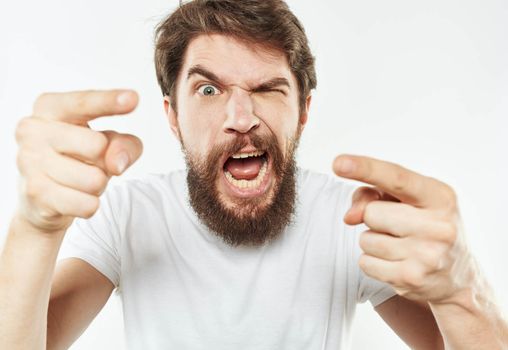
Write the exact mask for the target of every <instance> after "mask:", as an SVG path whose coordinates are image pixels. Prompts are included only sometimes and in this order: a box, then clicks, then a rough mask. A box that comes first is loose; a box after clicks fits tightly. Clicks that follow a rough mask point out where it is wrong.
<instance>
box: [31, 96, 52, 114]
mask: <svg viewBox="0 0 508 350" xmlns="http://www.w3.org/2000/svg"><path fill="white" fill-rule="evenodd" d="M52 95H53V94H52V93H49V92H43V93H42V94H40V95H39V96H37V98H36V99H35V101H34V104H33V110H34V112H35V113H36V112H37V111H38V110H40V109H41V108H43V107H44V105H45V104H46V101H47V100H48V99H49V98H50V97H51V96H52Z"/></svg>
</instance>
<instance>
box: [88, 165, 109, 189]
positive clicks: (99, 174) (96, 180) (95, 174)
mask: <svg viewBox="0 0 508 350" xmlns="http://www.w3.org/2000/svg"><path fill="white" fill-rule="evenodd" d="M88 178H89V180H88V181H89V188H90V191H91V192H92V193H93V194H96V195H100V194H102V192H103V191H104V189H105V187H106V185H107V184H108V181H109V179H108V177H107V176H106V174H104V172H103V171H102V170H101V169H99V168H95V167H94V168H93V170H92V171H91V174H90V176H89V177H88Z"/></svg>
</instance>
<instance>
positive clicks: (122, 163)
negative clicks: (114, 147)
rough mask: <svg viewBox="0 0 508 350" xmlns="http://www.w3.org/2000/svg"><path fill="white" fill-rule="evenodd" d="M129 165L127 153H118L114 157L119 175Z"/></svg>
mask: <svg viewBox="0 0 508 350" xmlns="http://www.w3.org/2000/svg"><path fill="white" fill-rule="evenodd" d="M128 165H129V155H128V154H127V152H120V153H119V154H118V156H117V157H116V170H117V171H118V173H119V174H121V173H123V172H124V170H125V169H127V166H128Z"/></svg>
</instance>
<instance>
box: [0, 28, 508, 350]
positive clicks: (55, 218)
mask: <svg viewBox="0 0 508 350" xmlns="http://www.w3.org/2000/svg"><path fill="white" fill-rule="evenodd" d="M228 50H229V51H228ZM231 50H234V51H231ZM226 52H228V55H227V56H226V54H225V53H226ZM231 52H234V53H235V54H233V55H232V54H231ZM226 57H227V58H228V60H225V58H226ZM231 57H232V58H233V59H231ZM226 61H227V62H228V65H227V66H225V67H223V62H226ZM196 63H199V64H200V65H202V66H206V67H207V68H208V69H213V70H214V73H216V75H217V76H219V77H221V83H222V84H223V86H221V88H222V90H221V91H222V92H223V93H222V94H219V95H218V96H217V97H216V98H215V97H213V99H214V100H213V102H212V101H211V100H210V102H207V103H205V104H204V103H203V97H202V96H200V95H196V91H195V90H194V89H193V87H197V86H196V84H197V85H199V84H198V82H196V81H194V80H193V81H192V82H191V81H185V79H186V76H185V73H183V74H182V75H181V76H180V77H179V86H178V94H177V95H178V108H179V110H178V114H177V113H176V112H175V111H174V110H173V109H172V108H170V106H169V103H168V100H165V109H166V112H167V115H168V119H169V121H170V126H171V128H172V130H173V131H174V133H175V134H176V135H178V137H180V138H181V140H182V141H183V143H184V145H185V146H186V147H187V148H188V149H189V150H191V151H192V152H193V154H194V155H195V156H197V157H204V156H205V155H206V152H207V149H208V147H210V145H212V144H214V143H216V142H220V141H223V140H226V139H227V138H228V137H231V136H232V135H233V134H239V133H240V134H242V133H243V134H246V133H248V132H249V131H252V130H256V128H258V129H259V130H260V131H263V130H264V131H267V132H273V133H274V134H275V135H276V136H277V140H279V144H280V146H281V147H282V148H283V149H285V147H287V140H288V139H289V137H290V136H292V135H294V134H295V132H296V129H297V127H298V125H301V126H302V127H303V125H304V124H305V122H306V120H307V111H308V108H309V105H310V97H309V98H308V99H307V105H306V110H305V111H304V112H303V114H302V115H300V113H299V111H298V108H297V91H296V85H295V82H294V78H293V77H292V76H291V74H290V72H289V68H288V67H287V62H286V61H285V59H284V58H283V57H281V56H280V55H279V56H277V55H275V54H271V55H270V54H267V53H266V52H264V53H263V52H262V51H259V50H255V49H253V48H250V49H249V48H248V47H246V46H245V45H243V44H241V43H239V42H236V41H234V40H231V39H228V38H225V37H221V36H214V37H200V38H198V39H196V40H195V41H193V43H192V44H191V46H190V47H189V50H188V54H187V57H186V60H185V65H184V69H183V72H187V73H188V71H189V67H190V66H191V65H194V66H195V64H196ZM288 74H289V75H288ZM272 77H285V78H286V79H287V80H288V82H289V87H287V89H288V91H287V94H286V95H284V97H282V96H279V92H277V93H276V96H275V97H274V96H273V95H272V92H269V93H268V96H267V95H266V92H262V93H259V92H256V91H254V92H253V90H256V89H255V87H256V85H258V84H259V83H261V82H263V81H265V80H266V79H271V78H272ZM198 78H199V77H197V76H193V79H196V80H199V79H201V78H199V79H198ZM205 80H206V79H205ZM207 83H209V81H207ZM215 83H216V82H215ZM289 90H290V91H289ZM206 101H209V100H206ZM265 103H267V105H270V108H264V106H265ZM136 104H137V95H136V94H135V93H134V92H132V91H86V92H74V93H64V94H44V95H42V96H41V97H40V98H39V99H38V100H37V102H36V103H35V105H34V111H33V116H31V117H28V118H25V119H23V120H22V121H21V122H20V123H19V125H18V129H17V140H18V143H19V147H20V148H19V157H18V165H19V168H20V173H21V176H22V183H23V184H24V185H23V186H21V190H20V197H21V201H20V205H19V210H18V212H17V213H16V215H15V217H14V218H13V221H12V223H11V226H10V229H9V233H8V236H7V240H6V243H5V245H4V248H3V251H2V254H1V255H0V286H2V287H1V288H0V310H2V312H1V313H0V344H1V345H2V348H8V349H45V348H46V345H47V348H48V349H65V348H67V347H69V346H70V344H72V342H73V341H74V340H75V339H76V338H77V337H79V335H80V334H81V333H82V331H83V330H84V329H85V328H86V327H87V326H88V325H89V323H90V322H91V321H92V320H93V318H94V317H95V315H96V314H97V313H98V312H99V311H100V310H101V309H102V307H103V306H104V304H105V303H106V301H107V300H108V298H109V296H110V294H111V292H112V291H113V289H114V286H113V285H112V283H111V282H110V281H109V280H108V279H107V278H106V277H105V276H103V275H102V274H100V273H99V272H98V271H97V270H95V269H94V268H93V267H91V266H90V265H88V264H87V263H85V262H83V261H81V260H79V259H67V260H64V261H63V262H61V263H60V264H59V265H58V266H56V267H55V261H56V256H57V253H58V250H59V248H60V244H61V241H62V238H63V237H64V234H65V231H66V229H67V228H68V226H69V225H70V223H71V222H72V219H73V218H74V217H83V218H87V217H90V216H91V215H93V213H94V212H95V211H96V210H97V208H98V197H99V195H100V194H101V193H102V192H103V191H104V189H105V187H106V185H107V182H108V180H109V178H110V177H111V176H113V175H120V174H121V173H122V172H123V171H124V170H125V168H126V167H128V166H129V165H131V164H132V163H133V162H134V161H135V160H136V159H137V158H138V157H139V156H140V154H141V151H142V146H141V142H140V141H139V139H137V138H136V137H134V136H132V135H121V134H116V133H113V132H97V131H93V130H90V129H89V128H88V127H87V124H86V123H87V122H88V121H89V120H91V119H93V118H96V117H99V116H104V115H116V114H125V113H128V112H130V111H132V110H133V109H134V108H135V106H136ZM200 118H201V119H200ZM202 119H204V120H205V122H203V121H202ZM64 155H65V156H64ZM76 169H78V170H79V171H76ZM334 171H335V172H336V173H337V175H339V176H342V177H347V178H350V179H355V180H359V181H363V182H365V183H367V184H370V185H371V186H369V187H363V188H360V189H359V190H358V191H357V192H356V194H355V196H354V201H353V206H352V209H351V210H350V211H349V212H348V214H346V217H345V218H344V220H345V221H346V222H347V223H349V224H358V223H361V222H363V223H365V224H366V225H367V226H368V227H369V228H370V231H371V232H367V233H365V234H363V235H362V238H361V245H362V248H363V249H364V250H365V254H364V255H363V256H362V258H361V260H360V266H361V268H362V269H363V270H364V271H365V273H366V274H368V275H370V276H373V277H375V278H378V279H380V280H382V281H385V282H387V283H390V284H391V285H392V286H393V287H394V288H395V289H396V291H397V292H398V294H399V295H398V296H396V297H394V298H391V299H390V300H388V301H386V302H384V303H383V304H381V305H380V306H378V307H377V308H376V311H378V312H379V314H380V315H381V317H382V318H383V319H384V320H385V321H386V322H387V323H388V324H389V325H390V326H391V327H392V328H393V329H394V331H395V332H396V333H397V334H398V335H399V336H400V337H401V338H402V339H403V340H404V341H405V342H406V343H407V344H408V345H409V346H411V347H412V348H419V349H439V348H442V346H443V340H444V343H446V345H447V346H448V347H449V348H460V349H465V348H467V349H469V348H470V349H501V348H502V347H503V346H504V347H507V346H508V340H507V339H506V335H507V334H508V330H507V327H506V323H505V322H504V321H503V320H502V319H501V317H500V316H499V315H498V314H499V313H498V312H497V310H496V308H495V306H494V304H493V303H492V302H491V299H490V296H489V295H488V294H486V292H485V291H484V290H485V288H484V287H485V284H484V281H483V280H482V278H481V276H479V275H478V273H477V271H476V270H475V269H474V263H473V260H472V258H471V257H470V255H469V254H468V252H467V249H466V247H465V245H463V244H462V243H461V241H460V239H459V238H460V236H461V235H462V233H461V231H460V220H459V219H458V218H459V216H458V211H457V209H456V200H455V196H454V194H453V191H452V190H451V189H450V187H449V186H447V185H445V184H443V183H441V182H439V181H437V180H434V179H431V178H428V177H425V176H422V175H419V174H416V173H414V172H411V171H409V170H407V169H404V168H402V167H400V166H398V165H395V164H391V163H388V162H384V161H380V160H376V159H371V158H367V157H358V156H351V155H348V156H340V157H338V158H337V159H336V160H335V162H334ZM223 200H224V201H225V202H227V201H234V197H233V196H232V195H228V194H227V193H226V192H224V197H223ZM267 200H268V199H267ZM401 214H403V215H401ZM381 232H383V233H390V236H386V235H383V233H381ZM19 261H23V264H19ZM456 262H459V263H456ZM457 266H458V267H457ZM76 276H79V278H76ZM482 293H483V294H482ZM436 322H437V323H436ZM437 325H439V328H438V327H437ZM27 330H30V331H27ZM441 334H442V336H441Z"/></svg>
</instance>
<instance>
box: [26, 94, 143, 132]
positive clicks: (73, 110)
mask: <svg viewBox="0 0 508 350" xmlns="http://www.w3.org/2000/svg"><path fill="white" fill-rule="evenodd" d="M137 104H138V95H137V93H136V92H135V91H133V90H89V91H73V92H56V93H44V94H42V95H40V96H39V97H38V98H37V100H36V101H35V103H34V106H33V115H34V116H37V117H41V118H44V119H49V120H58V121H63V122H68V123H72V124H79V125H86V123H87V122H88V121H90V120H92V119H95V118H97V117H102V116H109V115H115V114H125V113H129V112H131V111H132V110H133V109H134V108H135V107H136V105H137Z"/></svg>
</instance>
